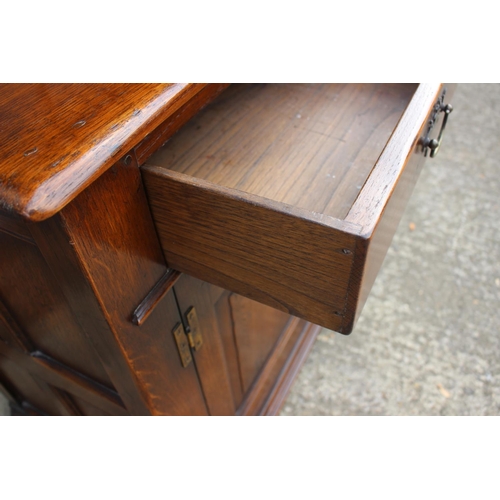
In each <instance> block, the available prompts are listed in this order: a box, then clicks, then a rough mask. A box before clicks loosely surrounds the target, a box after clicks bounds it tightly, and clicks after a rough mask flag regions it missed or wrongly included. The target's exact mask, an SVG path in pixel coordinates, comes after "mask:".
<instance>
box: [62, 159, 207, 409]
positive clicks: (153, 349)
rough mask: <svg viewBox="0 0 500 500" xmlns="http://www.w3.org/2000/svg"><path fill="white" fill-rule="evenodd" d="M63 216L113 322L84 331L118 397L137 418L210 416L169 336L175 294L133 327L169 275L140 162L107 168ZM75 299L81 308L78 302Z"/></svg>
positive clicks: (173, 320)
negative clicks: (139, 310) (145, 301)
mask: <svg viewBox="0 0 500 500" xmlns="http://www.w3.org/2000/svg"><path fill="white" fill-rule="evenodd" d="M103 213H106V217H102V214H103ZM61 217H62V222H63V224H64V227H65V230H66V231H67V233H68V236H69V238H70V241H71V249H72V251H74V252H75V254H76V256H77V258H78V260H79V263H80V266H81V267H82V270H83V276H82V278H84V279H85V280H87V282H88V283H90V284H91V286H92V289H93V294H94V297H95V298H96V299H97V301H98V304H99V309H100V310H101V311H102V312H101V313H100V314H101V317H102V318H103V319H105V322H106V324H107V328H106V329H100V330H97V329H96V328H93V329H92V330H91V328H86V331H87V333H88V335H89V337H90V338H91V340H92V342H93V344H94V346H95V348H96V350H97V352H98V353H99V355H100V357H101V359H103V361H104V363H105V366H106V367H107V368H108V370H109V371H110V373H111V372H112V373H113V374H115V376H116V379H114V384H115V387H117V389H118V392H119V393H120V394H122V392H123V393H125V394H126V395H127V396H128V397H130V398H132V399H130V400H129V401H126V400H125V396H124V402H125V404H126V405H127V407H128V408H129V409H130V411H131V412H132V413H136V414H137V413H139V414H142V413H145V414H149V413H153V414H180V415H184V414H204V413H206V407H205V402H204V400H203V396H202V393H201V389H200V386H199V382H198V379H197V375H196V372H195V370H194V367H193V366H190V367H188V368H187V369H183V368H182V367H181V366H180V364H179V361H178V354H177V352H176V348H175V344H174V339H173V336H172V335H171V331H172V329H173V327H174V326H175V324H176V323H177V322H178V321H179V315H178V312H177V307H176V305H175V300H174V297H173V294H172V293H171V292H170V293H168V294H167V295H166V297H165V298H164V299H163V300H162V302H161V304H160V305H159V306H157V307H155V308H154V309H153V311H152V312H151V314H150V317H149V318H148V320H147V321H146V322H145V323H144V324H143V325H142V326H136V325H134V324H133V323H132V315H133V312H134V310H135V309H136V307H137V304H139V303H140V302H141V301H142V300H143V298H144V297H145V296H146V295H147V294H148V293H149V291H150V290H151V289H152V288H153V287H154V286H155V285H156V284H157V282H158V280H159V279H160V278H161V277H162V276H163V275H164V274H165V272H166V271H167V267H166V265H165V263H164V259H163V255H162V253H161V249H160V247H159V244H158V240H157V237H156V232H155V229H154V226H153V222H152V220H151V215H150V213H149V209H148V205H147V200H146V197H145V195H144V191H143V189H142V184H141V177H140V173H139V169H138V168H137V165H136V164H135V161H134V162H132V163H131V164H129V165H127V164H126V163H125V162H120V163H119V164H117V165H115V166H114V167H113V168H112V169H110V170H108V171H107V172H106V173H105V174H103V175H102V176H101V177H100V178H99V179H98V180H97V181H96V182H94V183H93V184H92V186H90V187H89V188H88V189H86V190H85V191H84V192H83V193H81V194H80V196H79V197H78V198H77V199H76V200H75V201H74V202H73V203H71V204H70V205H68V206H67V207H65V209H64V210H63V211H62V212H61ZM55 265H57V263H56V262H54V266H55ZM77 292H78V290H77ZM68 293H69V294H71V293H74V290H68ZM73 300H74V304H75V305H74V307H75V308H76V307H80V304H79V301H78V297H74V298H73ZM87 307H88V306H87V305H85V310H86V308H87ZM82 314H84V310H82ZM96 314H97V311H96ZM89 326H90V325H89ZM145 352H147V353H148V356H145V355H144V353H145ZM119 383H121V384H124V385H123V386H122V387H118V385H117V384H119ZM186 394H188V395H189V397H186V396H185V395H186Z"/></svg>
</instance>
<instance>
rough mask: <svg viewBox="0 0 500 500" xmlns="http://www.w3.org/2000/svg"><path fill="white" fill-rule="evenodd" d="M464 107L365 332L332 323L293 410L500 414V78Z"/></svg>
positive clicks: (413, 205) (289, 406) (389, 265)
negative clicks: (341, 330) (344, 330)
mask: <svg viewBox="0 0 500 500" xmlns="http://www.w3.org/2000/svg"><path fill="white" fill-rule="evenodd" d="M454 108H455V110H454V111H453V113H452V115H451V117H450V122H449V125H448V129H447V131H446V134H445V137H444V142H443V148H442V150H441V151H440V152H439V155H438V156H437V157H436V158H435V159H433V160H429V161H427V164H426V166H425V168H424V170H423V172H422V175H421V177H420V180H419V183H418V184H417V187H416V188H415V191H414V194H413V196H412V199H411V200H410V203H409V206H408V208H407V210H406V214H405V216H404V217H403V220H402V222H401V224H400V226H399V229H398V231H397V233H396V236H395V238H394V241H393V244H392V246H391V248H390V250H389V253H388V255H387V257H386V260H385V263H384V266H383V268H382V270H381V272H380V274H379V276H378V278H377V280H376V282H375V285H374V288H373V290H372V293H371V296H370V298H369V299H368V302H367V303H366V305H365V308H364V311H363V314H362V316H361V318H360V320H359V322H358V324H357V326H356V329H355V331H354V332H353V333H352V334H351V335H350V336H348V337H345V336H342V335H339V334H336V333H333V332H330V331H327V330H323V331H322V332H321V334H320V335H319V337H318V340H317V341H316V344H315V346H314V348H313V350H312V352H311V355H310V356H309V359H308V361H307V362H306V364H305V366H304V368H303V369H302V371H301V373H300V375H299V377H298V378H297V380H296V382H295V384H294V387H293V388H292V391H291V393H290V395H289V397H288V399H287V401H286V403H285V405H284V407H283V410H282V413H281V414H282V415H498V414H500V369H499V360H500V314H499V312H498V309H499V305H500V231H499V229H500V141H499V138H500V85H478V84H473V85H459V87H458V88H457V91H456V94H455V98H454ZM2 414H4V415H5V414H8V406H7V405H6V404H5V400H4V399H3V398H2V397H1V395H0V415H2Z"/></svg>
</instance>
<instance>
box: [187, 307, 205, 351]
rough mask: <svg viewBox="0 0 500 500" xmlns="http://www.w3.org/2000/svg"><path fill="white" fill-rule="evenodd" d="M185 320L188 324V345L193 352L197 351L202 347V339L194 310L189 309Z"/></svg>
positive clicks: (192, 308)
mask: <svg viewBox="0 0 500 500" xmlns="http://www.w3.org/2000/svg"><path fill="white" fill-rule="evenodd" d="M186 319H187V323H188V330H187V336H188V339H189V345H190V346H191V347H192V348H193V349H194V350H195V351H199V350H200V347H201V346H202V345H203V339H202V338H201V329H200V323H199V322H198V315H197V314H196V309H195V308H194V307H190V308H189V309H188V310H187V312H186Z"/></svg>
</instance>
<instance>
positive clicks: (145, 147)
mask: <svg viewBox="0 0 500 500" xmlns="http://www.w3.org/2000/svg"><path fill="white" fill-rule="evenodd" d="M228 86H229V84H228V83H208V84H207V85H205V87H203V88H202V89H201V90H200V91H199V92H198V93H197V94H195V95H194V96H192V97H191V98H190V99H189V100H188V101H186V102H185V104H184V105H183V106H181V107H180V108H179V109H178V110H177V111H176V112H175V113H174V114H172V115H171V116H170V117H169V118H168V120H165V121H164V122H163V123H161V125H159V126H158V127H157V128H156V129H155V130H153V132H151V133H149V134H148V135H147V136H146V137H144V139H143V140H142V141H141V142H140V143H139V144H138V145H137V146H136V148H135V154H136V157H137V162H138V163H139V165H142V164H143V163H144V162H145V161H146V160H147V159H148V158H149V157H150V156H151V155H152V154H153V153H154V152H155V151H156V150H157V149H158V148H159V147H160V146H162V145H163V144H164V143H165V141H167V140H168V139H170V137H171V136H172V135H173V134H175V133H176V132H177V130H178V129H179V128H180V127H182V126H183V125H184V124H185V123H186V122H187V121H188V120H189V119H191V118H192V117H193V116H194V115H195V114H197V113H198V112H199V111H200V110H201V109H203V108H204V107H205V106H206V105H207V104H208V103H210V102H211V101H213V100H214V99H215V98H216V97H217V96H218V95H219V94H220V93H221V92H223V91H224V90H225V89H226V88H227V87H228Z"/></svg>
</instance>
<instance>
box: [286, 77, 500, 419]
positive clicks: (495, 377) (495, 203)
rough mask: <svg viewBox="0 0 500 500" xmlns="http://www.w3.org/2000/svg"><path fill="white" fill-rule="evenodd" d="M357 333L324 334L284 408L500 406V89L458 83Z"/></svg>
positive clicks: (398, 411)
mask: <svg viewBox="0 0 500 500" xmlns="http://www.w3.org/2000/svg"><path fill="white" fill-rule="evenodd" d="M454 108H455V109H454V111H453V113H452V115H451V116H450V121H449V128H448V129H447V131H446V133H445V137H444V141H443V147H442V150H441V151H440V152H439V154H438V156H437V157H436V158H435V159H434V160H429V161H427V164H426V166H425V168H424V170H423V172H422V174H421V177H420V180H419V182H418V184H417V187H416V188H415V191H414V193H413V196H412V199H411V201H410V203H409V206H408V207H407V210H406V213H405V215H404V217H403V220H402V222H401V224H400V226H399V229H398V231H397V233H396V236H395V238H394V241H393V244H392V247H391V248H390V250H389V253H388V255H387V257H386V260H385V262H384V265H383V268H382V270H381V272H380V274H379V276H378V278H377V280H376V283H375V285H374V288H373V289H372V293H371V296H370V298H369V300H368V301H367V303H366V305H365V308H364V310H363V313H362V316H361V318H360V320H359V322H358V324H357V326H356V328H355V330H354V332H353V333H352V334H351V335H350V336H348V337H345V336H342V335H340V334H336V333H333V332H330V331H327V330H323V331H322V332H321V333H320V335H319V337H318V339H317V341H316V344H315V346H314V348H313V350H312V352H311V355H310V357H309V359H308V361H307V362H306V364H305V366H304V368H303V369H302V371H301V373H300V375H299V377H298V379H297V381H296V383H295V385H294V387H293V388H292V391H291V393H290V395H289V397H288V399H287V402H286V403H285V406H284V408H283V410H282V415H499V414H500V368H499V367H500V314H499V306H500V140H499V139H500V85H476V84H474V85H460V86H459V87H458V88H457V92H456V94H455V99H454Z"/></svg>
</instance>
